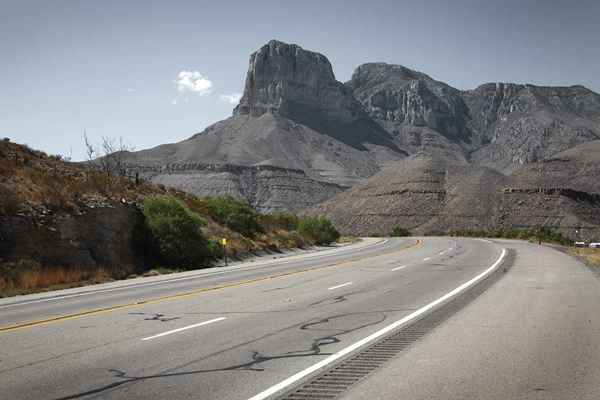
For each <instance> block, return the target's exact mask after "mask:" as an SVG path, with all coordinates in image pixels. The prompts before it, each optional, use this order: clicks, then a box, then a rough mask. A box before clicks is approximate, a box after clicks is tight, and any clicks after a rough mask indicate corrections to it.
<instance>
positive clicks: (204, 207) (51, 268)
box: [0, 139, 339, 297]
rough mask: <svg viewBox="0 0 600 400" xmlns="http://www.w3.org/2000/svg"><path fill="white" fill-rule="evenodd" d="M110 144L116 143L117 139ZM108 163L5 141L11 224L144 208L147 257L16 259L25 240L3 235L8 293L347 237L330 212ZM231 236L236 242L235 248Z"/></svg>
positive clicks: (1, 158)
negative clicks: (180, 183) (191, 186)
mask: <svg viewBox="0 0 600 400" xmlns="http://www.w3.org/2000/svg"><path fill="white" fill-rule="evenodd" d="M104 143H109V144H110V143H112V142H111V141H109V140H107V139H106V140H104ZM105 147H107V149H106V151H110V148H111V146H105ZM121 147H122V146H118V148H119V149H121ZM98 153H100V155H102V154H103V153H102V152H98V151H96V153H95V154H98ZM98 165H99V166H100V167H98ZM98 165H92V164H91V161H88V162H85V163H72V162H70V161H69V160H68V157H62V156H51V155H47V154H46V153H44V152H41V151H37V150H32V149H30V148H29V147H27V146H25V145H19V144H15V143H12V142H10V141H9V140H4V141H0V223H2V224H3V226H4V228H8V227H9V226H10V225H11V224H13V223H18V224H21V226H29V225H31V229H42V228H43V229H56V225H53V218H54V216H58V215H63V216H64V215H68V216H70V217H72V218H74V219H75V220H76V218H77V216H78V215H81V214H82V213H83V214H85V213H87V212H88V211H89V210H90V209H100V208H107V207H108V208H109V209H110V208H117V207H128V208H133V209H138V210H139V214H140V215H141V218H142V221H143V223H142V224H139V226H138V227H137V228H136V230H135V232H134V238H135V244H134V246H135V247H136V251H137V250H139V251H137V253H140V254H142V256H141V257H139V258H138V259H136V260H124V261H123V262H122V263H119V265H100V264H94V265H73V264H72V263H71V264H69V263H66V262H65V263H63V264H60V263H53V264H45V263H44V262H41V261H40V260H39V259H36V258H35V257H29V256H27V254H25V255H23V256H19V257H17V258H15V257H11V256H10V249H11V248H15V247H14V246H17V247H18V245H19V243H11V240H8V241H7V240H6V238H1V237H0V239H2V240H3V241H0V297H3V296H9V295H15V294H24V293H31V292H36V291H43V290H50V289H58V288H65V287H73V286H79V285H85V284H91V283H98V282H106V281H109V280H113V279H123V278H127V277H134V276H141V275H148V274H155V273H166V272H172V271H182V270H189V269H196V268H204V267H208V266H213V265H221V263H222V261H221V259H222V258H223V256H224V252H225V251H226V252H227V256H228V258H230V259H232V258H237V259H240V258H244V257H246V256H250V255H253V254H260V253H261V252H265V251H270V252H280V251H282V250H284V249H292V248H306V247H310V246H313V245H329V244H331V243H333V242H335V241H336V240H338V239H339V233H338V232H337V231H336V230H335V228H334V227H333V225H332V224H331V222H330V221H328V220H327V219H325V218H322V217H299V216H297V215H294V214H290V213H273V214H260V213H258V212H256V210H254V209H253V208H252V207H251V206H249V205H248V204H245V203H243V202H241V201H238V200H236V199H233V198H231V197H197V196H193V195H190V194H188V193H185V192H182V191H179V190H176V189H173V188H168V187H165V186H163V185H155V184H152V183H150V182H147V181H144V180H143V179H142V178H140V177H139V176H137V175H136V174H133V173H128V171H126V169H125V168H124V163H123V162H122V160H120V159H117V160H112V161H111V163H109V162H108V160H105V161H103V162H99V163H98ZM4 231H6V232H8V234H10V231H11V230H10V229H3V230H2V232H4ZM2 232H0V236H1V235H2ZM54 235H58V236H60V232H58V231H57V233H55V234H54ZM50 236H52V235H50ZM222 239H226V241H227V245H226V247H225V248H224V247H223V245H222V244H221V240H222ZM46 245H48V244H47V243H46ZM138 248H139V249H138ZM26 256H27V257H26Z"/></svg>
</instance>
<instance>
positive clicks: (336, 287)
mask: <svg viewBox="0 0 600 400" xmlns="http://www.w3.org/2000/svg"><path fill="white" fill-rule="evenodd" d="M348 285H352V282H346V283H342V284H341V285H337V286H332V287H330V288H327V290H334V289H339V288H341V287H344V286H348Z"/></svg>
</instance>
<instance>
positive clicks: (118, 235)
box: [0, 204, 143, 274]
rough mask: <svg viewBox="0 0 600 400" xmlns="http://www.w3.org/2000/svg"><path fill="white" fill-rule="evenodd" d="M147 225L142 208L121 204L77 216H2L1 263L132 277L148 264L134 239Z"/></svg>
mask: <svg viewBox="0 0 600 400" xmlns="http://www.w3.org/2000/svg"><path fill="white" fill-rule="evenodd" d="M142 223H143V217H142V215H141V212H140V211H139V210H138V209H137V208H135V207H130V206H127V205H122V204H115V205H105V206H101V207H97V208H88V209H87V210H86V211H85V212H80V213H78V214H74V213H72V212H67V211H61V212H57V213H50V212H49V213H47V214H45V215H40V216H32V215H14V216H0V239H1V240H0V256H1V257H0V258H2V259H4V260H18V259H33V260H36V261H38V262H40V263H41V264H42V265H44V266H60V267H67V268H69V267H73V268H82V269H86V268H90V269H91V268H98V267H103V268H108V269H111V268H117V269H120V270H122V271H123V274H127V273H133V272H134V271H135V270H136V267H138V266H139V265H140V259H143V254H141V248H140V245H139V244H137V243H136V237H135V234H136V230H137V229H139V227H140V224H142ZM138 239H139V238H138ZM138 250H139V251H140V252H139V253H136V251H138Z"/></svg>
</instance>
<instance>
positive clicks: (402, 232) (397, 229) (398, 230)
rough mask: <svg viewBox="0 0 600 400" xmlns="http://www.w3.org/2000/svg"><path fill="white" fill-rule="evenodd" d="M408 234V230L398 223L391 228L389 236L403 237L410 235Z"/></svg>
mask: <svg viewBox="0 0 600 400" xmlns="http://www.w3.org/2000/svg"><path fill="white" fill-rule="evenodd" d="M410 235H411V233H410V231H409V230H408V229H406V228H404V227H402V226H400V225H396V226H394V227H393V228H392V235H391V236H396V237H403V236H410Z"/></svg>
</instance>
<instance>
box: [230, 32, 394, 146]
mask: <svg viewBox="0 0 600 400" xmlns="http://www.w3.org/2000/svg"><path fill="white" fill-rule="evenodd" d="M265 113H272V114H277V115H280V116H282V117H285V118H289V119H290V120H293V121H295V122H297V123H300V124H303V125H305V126H307V127H309V128H311V129H313V130H316V131H318V132H320V133H323V134H325V135H328V136H331V137H333V138H335V139H337V140H339V141H341V142H342V143H345V144H347V145H350V146H352V147H355V148H357V149H359V150H367V146H368V145H369V144H373V145H380V146H384V147H388V148H390V149H391V150H392V151H396V152H400V151H399V150H398V148H397V147H396V145H395V144H394V143H393V141H392V140H391V139H392V138H391V136H390V135H389V134H388V133H387V132H386V131H385V130H384V129H381V127H380V126H379V125H377V124H376V123H375V122H374V121H373V120H372V119H371V118H370V117H369V116H368V114H367V113H366V112H365V110H364V109H363V107H362V105H361V104H360V103H359V102H358V101H356V99H355V98H354V97H353V95H352V92H351V91H350V90H348V88H346V87H345V86H344V85H343V84H342V83H341V82H338V81H337V80H336V79H335V76H334V74H333V69H332V67H331V64H330V62H329V60H328V59H327V58H326V57H325V56H323V55H322V54H319V53H315V52H312V51H308V50H304V49H302V48H301V47H300V46H298V45H295V44H287V43H283V42H279V41H276V40H272V41H270V42H269V43H268V44H266V45H265V46H263V47H262V48H261V49H259V50H258V51H256V52H255V53H253V54H252V55H251V56H250V63H249V67H248V73H247V75H246V84H245V88H244V95H243V97H242V99H241V101H240V104H239V105H238V106H237V107H236V109H235V110H234V115H250V116H253V117H260V116H261V115H263V114H265Z"/></svg>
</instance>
